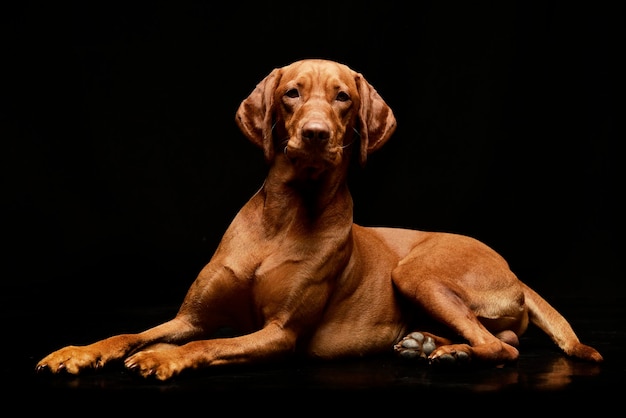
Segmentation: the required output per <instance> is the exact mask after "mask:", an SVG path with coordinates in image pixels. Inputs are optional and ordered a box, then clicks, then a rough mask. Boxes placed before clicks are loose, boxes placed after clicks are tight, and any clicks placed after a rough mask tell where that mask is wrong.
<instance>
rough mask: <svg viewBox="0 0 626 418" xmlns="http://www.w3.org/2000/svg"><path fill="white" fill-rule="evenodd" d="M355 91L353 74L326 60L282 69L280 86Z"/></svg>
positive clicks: (345, 68)
mask: <svg viewBox="0 0 626 418" xmlns="http://www.w3.org/2000/svg"><path fill="white" fill-rule="evenodd" d="M289 83H297V84H299V85H309V86H320V87H322V86H327V85H329V84H330V85H332V86H333V87H341V86H342V85H346V86H347V87H348V88H349V89H356V81H355V72H354V71H352V70H351V69H350V68H349V67H347V66H346V65H344V64H340V63H337V62H333V61H326V60H303V61H297V62H295V63H293V64H291V65H288V66H285V67H283V68H282V77H281V84H289Z"/></svg>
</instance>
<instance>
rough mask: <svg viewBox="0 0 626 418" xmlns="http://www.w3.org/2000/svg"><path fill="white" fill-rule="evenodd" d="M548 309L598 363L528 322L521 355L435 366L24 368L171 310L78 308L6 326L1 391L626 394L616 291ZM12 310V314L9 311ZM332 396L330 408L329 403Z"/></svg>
mask: <svg viewBox="0 0 626 418" xmlns="http://www.w3.org/2000/svg"><path fill="white" fill-rule="evenodd" d="M556 306H558V308H559V310H560V311H561V312H563V313H564V314H565V315H566V316H567V317H568V319H569V320H570V322H571V323H572V325H573V327H574V329H575V330H576V331H577V333H578V335H579V337H580V339H581V340H582V341H583V342H585V343H587V344H590V345H592V346H594V347H596V348H597V349H598V350H599V351H600V352H601V353H602V354H603V356H604V357H605V362H604V363H603V364H601V365H596V364H587V363H584V362H579V361H576V360H571V359H569V358H566V357H565V356H564V355H562V354H561V352H560V351H558V350H557V349H556V347H555V346H554V345H553V344H552V343H551V341H549V340H548V338H547V336H546V335H544V334H542V333H541V332H540V331H539V330H537V329H536V328H534V327H533V328H530V329H529V331H528V332H527V333H526V334H525V335H524V336H523V338H522V340H521V347H520V351H521V356H520V359H519V361H518V362H516V363H515V364H511V365H507V366H505V367H502V368H474V367H470V368H457V367H451V368H436V369H435V368H431V367H428V366H426V365H424V364H421V363H412V362H408V361H406V360H401V359H397V358H395V357H393V356H389V357H387V356H382V357H375V358H368V359H358V360H351V361H337V362H324V363H312V362H306V361H289V362H285V363H280V364H268V365H261V366H258V365H257V366H241V367H231V368H218V369H213V370H205V371H202V372H194V373H188V374H185V375H182V376H179V377H178V378H176V379H174V380H173V381H170V382H167V383H159V382H153V381H146V380H143V379H140V378H138V377H136V376H134V375H132V374H130V373H127V372H126V371H124V370H123V369H121V368H116V367H111V368H109V369H106V370H104V371H102V372H100V373H97V374H95V373H94V374H87V375H84V376H80V377H69V376H49V375H38V374H36V373H34V366H35V363H36V361H37V360H38V359H39V358H40V357H41V356H43V355H44V354H46V353H47V352H48V351H50V350H52V349H55V348H58V347H60V346H62V345H66V344H69V343H77V344H80V343H83V342H89V341H91V340H95V339H96V338H99V337H103V336H106V335H109V334H113V333H119V332H125V331H135V330H139V329H143V328H145V327H147V326H151V325H153V324H156V323H159V322H161V321H162V320H164V319H166V318H167V317H169V316H170V315H171V314H172V313H173V312H175V309H176V307H153V308H133V309H111V310H110V311H98V312H81V313H80V314H78V315H76V314H72V313H71V312H64V313H57V314H52V313H51V314H50V315H49V316H45V317H29V316H28V314H26V313H22V314H21V319H22V320H23V321H24V323H31V325H34V324H35V323H38V324H39V325H40V326H39V327H33V329H36V330H37V332H36V333H34V334H30V333H27V332H25V331H23V330H16V329H13V330H12V332H13V333H14V334H19V333H22V335H21V338H22V341H23V342H25V343H26V344H24V345H21V346H19V347H12V346H11V347H9V346H7V345H6V344H3V345H5V347H4V349H5V350H7V349H8V350H9V354H10V356H9V357H5V358H9V364H8V373H5V382H7V383H9V387H8V390H5V392H4V393H5V396H6V395H8V396H7V398H6V399H7V400H8V401H9V402H12V401H15V402H16V403H18V404H19V405H20V407H21V408H23V409H24V410H28V409H33V408H34V409H44V410H48V409H49V408H53V409H58V408H61V409H63V410H64V411H65V412H66V414H69V413H70V412H71V411H73V412H77V411H82V412H83V413H85V412H88V411H89V410H95V411H101V410H103V408H111V409H113V410H115V409H117V408H128V407H129V405H130V406H131V407H133V406H134V407H141V410H142V411H144V412H145V411H146V408H148V409H153V408H154V409H156V410H157V412H158V410H159V408H160V407H164V408H165V407H172V406H175V407H176V408H178V407H183V406H185V407H186V406H189V405H191V404H199V405H206V406H207V407H208V408H215V407H220V406H221V407H226V408H230V410H231V411H232V412H241V413H243V412H244V411H254V412H257V411H261V410H265V411H266V412H269V411H276V414H277V415H278V416H286V415H292V414H298V413H303V412H307V411H308V412H313V411H314V410H320V411H328V412H332V411H335V412H337V411H339V409H337V408H338V407H340V408H343V410H344V411H346V412H352V413H355V412H357V411H360V410H361V411H362V412H368V408H369V407H370V406H374V405H379V406H384V405H390V406H392V407H393V408H394V409H390V410H389V413H391V414H393V415H396V414H398V415H404V414H406V413H408V412H409V411H410V410H411V408H414V407H412V406H411V404H415V405H422V404H433V403H435V404H441V407H443V408H445V409H447V410H451V409H462V410H466V409H468V408H469V409H470V410H471V408H475V407H477V406H478V407H482V406H481V405H485V407H486V405H491V402H493V401H498V402H500V401H507V402H511V403H510V406H509V408H513V409H512V410H511V409H509V410H508V412H507V414H509V413H510V412H514V411H516V410H520V409H526V408H528V409H535V408H545V406H540V405H541V404H540V403H538V402H540V401H541V402H543V401H549V402H548V404H549V405H551V406H552V407H558V408H559V410H560V411H563V410H565V409H568V410H570V409H572V410H580V411H582V410H587V409H591V410H593V411H594V412H596V413H598V412H602V411H604V410H607V411H608V409H609V408H611V407H612V406H613V405H620V404H621V403H622V402H624V401H626V399H623V397H624V395H623V394H621V393H620V392H622V391H623V389H624V380H623V379H624V372H625V371H626V362H625V361H624V354H623V351H624V346H625V344H626V333H625V330H624V324H625V318H626V315H625V309H624V303H623V299H621V298H618V299H615V300H608V301H607V300H604V301H593V300H589V299H582V300H564V301H559V302H558V303H557V304H556ZM12 315H15V316H20V314H17V313H15V312H13V313H12ZM70 316H72V317H78V318H80V319H79V320H75V321H73V322H72V323H66V324H65V326H63V327H60V326H59V324H61V323H62V322H60V320H62V319H67V318H68V317H70ZM5 319H7V318H5ZM8 319H9V320H12V319H15V318H11V317H9V318H8ZM12 323H15V322H12ZM9 330H11V329H10V328H9ZM24 399H26V400H24ZM331 401H332V402H334V403H335V406H332V407H331V406H329V405H330V404H329V402H331ZM293 402H296V403H297V404H298V405H301V406H300V407H299V409H298V410H296V411H294V410H293V409H291V407H289V408H288V409H284V408H285V405H286V404H290V403H293ZM79 405H81V406H80V408H78V406H79ZM84 405H88V406H87V408H88V409H84V408H85V406H84ZM472 405H473V406H472ZM415 407H416V408H418V410H419V407H417V406H415ZM76 408H78V409H76ZM303 408H304V409H303ZM403 408H404V409H403ZM407 408H408V409H407ZM403 410H404V411H405V412H404V413H403V412H401V411H403ZM580 411H579V412H580ZM417 415H419V414H417V411H416V416H417ZM411 416H413V415H411Z"/></svg>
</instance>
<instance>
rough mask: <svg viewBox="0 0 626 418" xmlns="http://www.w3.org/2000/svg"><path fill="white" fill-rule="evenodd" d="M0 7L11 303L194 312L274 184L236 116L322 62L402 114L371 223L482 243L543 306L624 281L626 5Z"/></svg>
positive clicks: (361, 177)
mask: <svg viewBox="0 0 626 418" xmlns="http://www.w3.org/2000/svg"><path fill="white" fill-rule="evenodd" d="M2 10H3V12H2V13H0V23H1V25H2V33H1V35H2V58H3V59H2V70H3V72H4V75H3V76H2V77H3V83H2V86H3V87H2V99H1V100H2V102H1V103H2V109H1V114H0V117H1V120H0V122H1V125H2V128H1V129H2V131H1V132H0V135H2V145H1V148H0V150H1V151H0V152H1V154H0V155H1V164H2V180H3V184H4V186H3V188H2V189H3V190H2V200H3V204H2V206H3V212H4V216H3V219H2V225H3V231H2V240H3V242H4V245H3V248H4V250H3V258H4V259H5V261H4V263H3V264H4V266H5V268H4V269H3V270H4V271H5V274H3V276H4V277H3V279H2V284H1V286H2V303H3V306H5V307H7V306H20V307H21V308H22V309H23V310H26V311H29V312H30V313H31V314H34V315H35V317H36V316H37V315H41V317H45V316H46V315H48V314H49V313H50V312H51V311H52V310H54V311H55V312H56V311H59V310H69V311H75V312H80V311H81V309H87V308H90V309H92V308H98V307H105V306H107V305H111V304H113V305H116V306H126V305H127V306H141V305H160V304H172V305H177V304H179V303H180V302H181V301H182V298H183V296H184V293H185V292H186V290H187V288H188V286H189V285H190V283H191V282H192V281H193V279H194V278H195V275H196V274H197V272H198V271H199V270H200V268H201V267H202V266H203V265H204V264H205V263H206V262H207V261H208V259H209V257H210V256H211V254H212V252H213V250H214V249H215V247H216V245H217V243H218V241H219V239H220V237H221V235H222V233H223V232H224V230H225V228H226V227H227V225H228V223H229V222H230V220H231V219H232V217H233V216H234V215H235V213H236V212H237V211H238V209H239V208H240V207H241V206H242V205H243V204H244V203H245V201H246V200H247V199H248V198H249V197H250V196H251V195H252V194H253V193H254V192H255V191H256V190H257V189H258V188H259V186H260V185H261V183H262V181H263V178H264V175H265V170H266V166H265V163H264V162H263V157H262V153H261V151H260V150H259V149H257V148H255V147H254V146H253V145H252V144H250V143H249V142H248V141H247V140H246V139H245V138H244V136H243V135H242V134H241V133H240V132H239V131H238V129H237V127H236V124H235V122H234V114H235V111H236V109H237V106H238V105H239V103H240V101H241V100H242V99H244V98H245V96H247V94H248V93H249V92H250V91H251V90H252V89H253V88H254V86H255V85H256V83H258V82H259V81H260V80H261V79H262V78H263V77H264V76H265V75H267V74H268V73H269V72H270V71H271V70H272V69H273V68H275V67H279V66H282V65H285V64H288V63H290V62H292V61H294V60H298V59H301V58H309V57H322V58H329V59H334V60H338V61H341V62H343V63H345V64H347V65H349V66H350V67H352V68H353V69H355V70H357V71H359V72H361V73H362V74H363V75H364V76H365V78H366V79H367V80H368V81H369V82H370V83H371V84H372V85H373V86H374V87H375V88H376V89H377V90H378V92H379V93H380V94H381V95H382V96H383V98H385V100H386V101H387V102H388V104H389V105H390V106H391V107H392V109H393V110H394V112H395V114H396V117H397V119H398V129H397V131H396V133H395V134H394V136H393V137H392V139H391V140H390V141H389V142H388V143H387V145H386V146H385V147H384V148H383V149H381V150H380V151H379V152H377V153H375V154H373V155H371V157H370V159H369V161H368V163H367V165H366V166H365V168H364V169H363V170H361V171H358V172H354V173H351V178H350V183H351V185H352V191H353V195H354V199H355V221H356V222H358V223H361V224H364V225H391V226H403V227H410V228H419V229H427V230H440V231H450V232H458V233H462V234H467V235H472V236H474V237H476V238H479V239H481V240H483V241H485V242H486V243H488V244H489V245H491V246H492V247H494V248H495V249H496V250H498V251H499V252H500V253H501V254H502V255H504V256H505V257H506V258H507V259H508V260H509V262H510V264H511V267H512V269H513V270H514V271H515V272H516V273H518V275H519V276H520V278H521V279H522V280H524V281H526V282H527V283H528V284H530V285H531V286H532V287H534V288H535V289H536V290H538V291H539V292H540V293H542V294H543V295H544V296H546V297H547V298H548V299H550V298H552V297H557V296H558V297H563V296H575V297H593V298H612V297H615V296H617V295H621V293H622V292H623V290H624V282H623V279H624V277H623V276H624V275H623V272H622V271H621V269H620V268H621V264H622V262H621V259H622V248H623V246H622V241H623V238H622V237H623V231H622V225H621V217H622V214H623V211H622V209H620V205H621V204H622V199H623V196H622V194H623V193H622V192H623V186H622V180H621V178H622V176H623V170H622V159H623V157H622V154H623V152H622V147H621V145H622V144H621V142H623V139H624V138H625V135H624V133H625V132H624V121H623V114H624V107H623V103H624V95H623V94H624V81H623V80H624V73H625V72H624V66H623V65H622V64H621V62H622V58H623V55H624V42H623V41H624V8H623V4H622V2H606V4H605V3H604V2H566V1H562V2H555V1H543V2H537V3H534V2H509V1H491V2H480V3H476V2H470V1H467V2H424V1H415V2H411V1H407V2H400V1H376V2H372V1H356V0H352V1H316V2H297V1H293V2H285V1H259V2H241V1H240V2H211V1H196V2H187V1H180V2H145V3H143V2H121V3H115V2H113V3H112V2H92V1H81V2H62V3H61V4H58V2H29V1H25V2H19V3H18V4H17V5H11V4H10V3H8V2H7V3H4V4H3V6H2ZM622 208H623V206H622Z"/></svg>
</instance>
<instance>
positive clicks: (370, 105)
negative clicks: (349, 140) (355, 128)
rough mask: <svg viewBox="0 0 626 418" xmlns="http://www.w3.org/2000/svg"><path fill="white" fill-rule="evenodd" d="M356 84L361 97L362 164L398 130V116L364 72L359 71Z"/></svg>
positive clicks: (360, 133)
mask: <svg viewBox="0 0 626 418" xmlns="http://www.w3.org/2000/svg"><path fill="white" fill-rule="evenodd" d="M356 85H357V88H358V90H359V96H360V98H361V107H360V108H359V135H360V136H361V156H360V157H361V165H364V164H365V162H366V161H367V156H368V154H370V153H372V152H374V151H376V150H377V149H379V148H380V147H382V146H383V144H384V143H385V142H387V140H388V139H389V137H391V134H393V132H394V131H395V130H396V118H395V116H394V115H393V111H392V110H391V108H390V107H389V105H387V103H386V102H385V101H384V100H383V98H382V97H380V95H379V94H378V92H377V91H376V89H374V87H372V86H371V85H370V83H368V82H367V80H365V78H364V77H363V75H362V74H359V73H357V75H356Z"/></svg>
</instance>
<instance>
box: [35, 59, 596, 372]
mask: <svg viewBox="0 0 626 418" xmlns="http://www.w3.org/2000/svg"><path fill="white" fill-rule="evenodd" d="M236 121H237V123H238V125H239V127H240V128H241V130H242V132H243V133H244V134H245V135H246V137H247V138H249V139H250V140H251V141H252V142H253V143H255V144H256V145H258V146H259V147H260V148H261V149H262V150H263V154H264V156H265V159H266V160H267V162H268V165H269V170H268V174H267V178H266V179H265V182H264V183H263V186H262V187H261V188H260V190H259V191H258V192H257V193H256V194H255V195H254V196H252V198H251V199H250V200H249V201H248V203H246V204H245V205H244V206H243V207H242V208H241V210H240V211H239V213H238V214H237V215H236V217H235V218H234V220H233V222H232V223H231V225H230V226H229V227H228V229H227V230H226V232H225V234H224V236H223V238H222V240H221V242H220V244H219V246H218V248H217V249H216V251H215V253H214V255H213V257H212V258H211V260H210V262H209V263H208V264H207V265H206V266H205V267H204V268H203V269H202V270H201V271H200V273H199V275H198V277H197V278H196V280H195V282H194V283H193V284H192V286H191V287H190V289H189V291H188V293H187V296H186V297H185V299H184V301H183V303H182V306H181V307H180V310H179V312H178V313H177V315H176V316H175V317H174V318H173V319H172V320H170V321H168V322H165V323H163V324H160V325H158V326H156V327H154V328H151V329H148V330H146V331H143V332H140V333H137V334H122V335H116V336H112V337H110V338H107V339H104V340H101V341H98V342H95V343H93V344H89V345H86V346H68V347H65V348H62V349H60V350H58V351H55V352H53V353H51V354H49V355H48V356H46V357H45V358H43V359H42V360H41V361H39V363H38V364H37V370H38V371H42V370H48V371H51V372H53V373H59V372H67V373H70V374H78V373H80V372H81V371H83V370H86V369H95V368H99V367H103V366H105V365H107V364H109V363H111V362H113V361H123V362H124V365H125V366H126V367H127V368H128V369H130V370H133V371H135V372H137V373H138V374H139V375H141V376H144V377H148V376H153V377H156V378H157V379H159V380H166V379H169V378H171V377H173V376H176V375H178V374H179V373H181V372H182V371H184V370H186V369H199V368H203V367H210V366H213V365H224V364H236V363H253V362H259V361H266V360H272V359H281V358H285V357H286V356H289V355H291V354H293V353H301V354H304V355H307V356H312V357H316V358H326V359H333V358H340V357H345V356H364V355H370V354H375V353H384V352H393V351H394V349H395V351H397V352H398V353H403V352H405V348H404V346H403V342H404V341H405V339H404V338H403V337H404V336H405V335H407V334H409V333H410V332H411V331H414V330H419V331H422V332H423V333H422V334H421V335H423V336H426V337H432V338H433V341H434V342H435V347H433V348H434V349H433V350H432V351H431V350H428V352H427V353H426V354H424V353H419V354H422V357H426V358H428V360H429V361H430V362H431V363H432V362H438V361H440V360H444V359H445V360H446V361H453V362H455V361H460V360H468V359H469V360H473V361H474V362H483V363H486V364H494V365H500V364H504V363H507V362H511V361H514V360H516V359H517V358H518V349H517V346H518V343H519V341H518V337H519V335H521V334H522V333H523V332H524V331H525V329H526V327H527V325H528V323H529V322H532V323H534V324H536V325H537V326H539V327H540V328H541V329H543V330H544V331H545V332H546V333H547V334H548V335H549V336H550V337H551V338H552V339H553V340H554V342H555V343H556V344H557V345H558V346H559V347H560V348H561V349H562V350H563V351H564V352H565V353H566V354H568V355H570V356H573V357H576V358H579V359H582V360H586V361H592V362H600V361H602V356H601V355H600V353H598V351H596V350H595V349H594V348H592V347H589V346H587V345H584V344H582V343H581V342H580V341H579V340H578V338H577V336H576V334H575V333H574V331H573V330H572V328H571V326H570V325H569V323H568V322H567V321H566V320H565V319H564V318H563V316H562V315H561V314H559V313H558V312H557V311H556V310H555V309H554V308H552V307H551V306H550V305H549V304H548V303H547V302H546V301H545V300H544V299H542V298H541V297H540V296H539V295H538V294H537V293H535V292H534V291H533V290H531V289H530V288H529V287H528V286H526V285H525V284H524V283H522V282H521V281H520V280H518V278H517V277H516V276H515V275H514V274H513V273H512V272H511V270H510V269H509V266H508V265H507V263H506V261H505V260H504V259H503V258H502V257H500V256H499V255H498V254H497V253H496V252H494V251H493V250H492V249H490V248H489V247H487V246H486V245H485V244H483V243H481V242H479V241H477V240H475V239H473V238H469V237H466V236H461V235H455V234H449V233H435V232H423V231H417V230H408V229H392V228H367V227H363V226H359V225H356V224H354V223H353V218H352V197H351V195H350V192H349V189H348V186H347V183H346V176H347V172H348V167H349V161H350V158H351V157H353V154H355V155H354V157H355V158H358V159H359V160H360V162H361V163H362V164H363V163H365V161H366V159H367V156H368V155H369V154H370V153H371V152H374V151H376V150H377V149H378V148H380V147H381V146H382V145H383V144H384V143H385V142H386V141H387V140H388V139H389V137H390V136H391V135H392V133H393V132H394V130H395V128H396V120H395V117H394V115H393V112H392V110H391V109H390V108H389V106H388V105H387V103H386V102H385V101H384V100H383V99H382V98H381V97H380V95H379V94H378V93H377V92H376V90H375V89H374V88H373V87H372V86H371V85H370V84H369V83H368V82H367V81H366V80H365V78H364V77H363V76H362V75H361V74H359V73H357V72H355V71H353V70H351V69H350V68H348V67H347V66H345V65H343V64H339V63H336V62H332V61H326V60H302V61H298V62H295V63H293V64H291V65H287V66H285V67H282V68H277V69H274V70H273V71H272V72H271V73H270V74H269V75H268V76H267V77H265V78H264V79H263V80H262V81H261V82H260V83H259V84H258V85H257V86H256V88H255V89H254V90H253V91H252V92H251V94H250V95H249V96H248V97H247V98H246V99H245V100H244V101H243V102H242V103H241V105H240V107H239V109H238V111H237V114H236ZM406 302H408V303H406ZM407 307H408V309H407ZM434 324H436V325H438V326H437V329H439V328H440V327H439V326H441V325H443V326H444V329H445V330H446V331H445V334H437V335H434V334H432V332H433V331H434V329H435V328H434ZM226 326H228V327H233V328H236V329H238V330H240V332H241V333H242V334H240V335H239V336H234V337H228V338H211V337H212V336H214V335H215V332H216V331H218V330H219V329H221V328H222V327H226ZM431 326H433V328H428V329H425V328H423V327H431ZM428 331H430V332H431V333H429V332H428ZM409 345H410V344H409Z"/></svg>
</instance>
